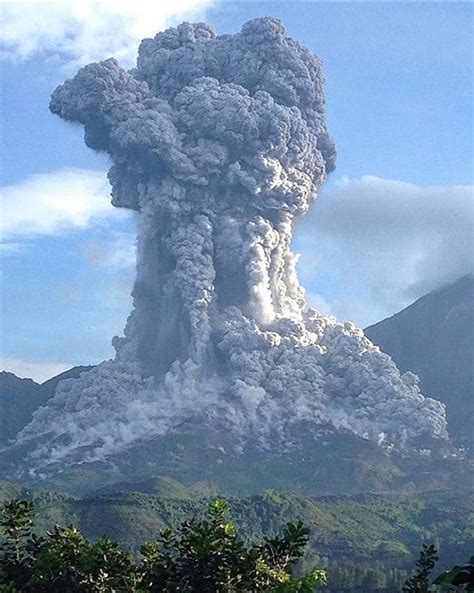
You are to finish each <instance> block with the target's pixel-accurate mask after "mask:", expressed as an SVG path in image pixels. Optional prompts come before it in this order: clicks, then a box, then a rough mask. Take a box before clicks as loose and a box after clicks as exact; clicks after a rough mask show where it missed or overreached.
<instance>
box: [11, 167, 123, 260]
mask: <svg viewBox="0 0 474 593" xmlns="http://www.w3.org/2000/svg"><path fill="white" fill-rule="evenodd" d="M109 194H110V186H109V183H108V181H107V176H106V174H105V173H104V172H101V171H90V170H87V169H60V170H58V171H54V172H52V173H45V174H40V175H32V176H30V177H28V178H27V179H25V180H24V181H22V182H20V183H18V184H16V185H10V186H4V187H2V188H0V207H1V211H2V216H1V218H0V232H1V235H2V242H3V244H4V248H3V250H4V251H5V250H7V251H8V250H13V249H15V248H17V247H18V246H19V245H20V244H21V241H22V240H25V239H29V238H33V237H38V236H44V235H56V234H62V233H65V232H67V231H69V230H71V229H81V228H86V227H88V226H90V225H92V224H100V223H103V222H104V221H107V220H110V219H117V218H121V217H124V216H127V215H130V214H129V213H127V212H126V211H124V210H119V209H117V208H114V207H113V206H112V205H111V204H110V195H109Z"/></svg>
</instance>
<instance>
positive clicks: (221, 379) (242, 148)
mask: <svg viewBox="0 0 474 593" xmlns="http://www.w3.org/2000/svg"><path fill="white" fill-rule="evenodd" d="M323 82H324V78H323V75H322V71H321V63H320V61H319V59H318V58H317V57H316V56H315V55H313V54H312V53H311V52H310V51H308V50H307V49H305V48H304V47H302V46H301V45H299V44H298V43H297V42H296V41H294V40H292V39H290V38H288V37H286V35H285V30H284V28H283V26H282V24H281V23H280V22H279V21H278V20H276V19H273V18H261V19H256V20H253V21H250V22H248V23H246V24H245V25H244V26H243V27H242V30H241V32H240V33H239V34H236V35H221V36H217V35H216V34H215V32H214V31H213V30H212V29H211V28H210V27H209V26H207V25H205V24H195V25H191V24H187V23H183V24H182V25H180V26H179V27H177V28H176V29H169V30H167V31H165V32H163V33H159V34H158V35H156V37H155V38H154V39H145V40H144V41H143V42H142V43H141V46H140V49H139V55H138V61H137V67H136V68H135V69H133V70H130V71H129V72H127V71H125V70H123V69H122V68H121V67H120V66H119V64H118V63H117V61H115V60H114V59H109V60H106V61H104V62H100V63H98V64H91V65H89V66H86V67H84V68H82V69H81V70H80V71H79V72H78V73H77V75H76V76H75V77H74V78H73V79H71V80H68V81H66V83H65V84H64V85H62V86H60V87H58V89H57V90H56V91H55V92H54V94H53V96H52V100H51V105H50V107H51V110H52V111H53V113H56V114H57V115H59V116H60V117H62V118H63V119H65V120H68V121H73V122H79V123H81V124H83V125H84V128H85V142H86V144H87V145H88V146H89V147H91V148H93V149H94V150H99V151H106V152H108V153H109V154H110V156H111V157H112V160H113V163H114V164H113V167H112V168H111V170H110V172H109V180H110V183H111V185H112V203H113V205H114V206H116V207H120V208H128V209H132V210H135V211H136V212H137V216H138V220H139V234H138V248H137V277H136V282H135V286H134V290H133V299H134V304H133V310H132V312H131V314H130V317H129V319H128V322H127V325H126V328H125V332H124V337H121V338H114V341H113V344H114V347H115V349H116V357H115V359H114V360H113V361H107V362H105V363H103V364H102V365H99V367H97V368H96V369H94V370H92V371H90V372H88V373H85V374H83V375H82V377H81V378H80V379H76V380H68V381H63V382H62V383H61V384H60V385H59V386H58V390H57V393H56V395H55V397H54V398H53V399H52V400H51V401H50V403H49V404H48V406H46V407H44V408H42V409H40V410H39V411H38V412H37V413H36V414H35V417H34V419H33V421H32V423H31V424H30V425H29V426H28V427H26V428H25V429H24V431H23V432H22V433H21V434H20V436H19V439H18V440H19V442H20V443H24V442H26V441H28V440H30V439H32V438H35V439H38V438H39V437H41V439H40V440H42V442H43V444H42V445H40V446H38V447H37V448H36V450H35V452H34V453H33V457H34V459H35V463H37V464H38V465H42V464H48V463H55V462H64V461H66V460H71V459H74V458H76V459H77V458H78V456H79V455H80V456H81V460H94V459H100V458H103V457H104V456H106V455H108V454H110V453H114V452H117V451H119V450H120V449H121V448H123V447H125V446H128V445H130V444H131V443H133V442H134V441H136V440H137V439H141V438H148V437H151V436H156V435H160V434H165V433H166V432H167V431H170V430H172V429H173V428H174V427H176V426H177V425H178V424H180V423H182V422H183V420H186V419H188V418H191V417H195V416H200V417H205V418H206V422H211V423H213V424H215V425H216V426H219V427H221V428H222V429H225V430H226V431H227V432H230V433H232V434H234V435H235V442H236V443H238V445H236V447H237V448H239V447H242V446H245V444H246V443H247V442H249V441H252V442H256V443H257V444H258V446H259V447H261V448H263V449H265V448H269V449H271V448H275V447H277V446H281V447H283V448H284V447H286V446H290V445H289V437H288V434H289V432H291V427H292V426H295V425H297V423H298V422H300V421H304V422H308V421H309V422H310V423H313V424H314V425H317V424H320V423H323V422H330V423H332V424H333V425H334V426H336V427H344V428H348V429H350V430H352V431H353V432H355V433H356V434H359V435H362V436H365V437H367V438H371V439H374V440H380V435H381V434H383V435H384V439H385V440H387V439H388V440H389V441H397V440H398V441H399V440H400V439H403V440H407V439H410V438H413V437H417V436H421V435H430V436H433V437H445V436H446V427H445V416H444V407H443V406H442V404H440V403H439V402H436V401H434V400H431V399H428V398H424V397H423V395H422V394H421V393H420V391H419V389H418V385H417V379H416V377H415V376H414V375H412V374H410V373H407V374H405V375H403V376H400V374H399V372H398V370H397V369H396V367H395V365H394V364H393V362H392V361H391V360H390V358H389V357H388V356H386V355H385V354H383V353H381V352H380V351H379V350H378V348H377V347H375V346H374V345H372V344H371V343H370V341H369V340H367V339H366V338H365V337H364V335H363V333H362V331H361V330H359V329H357V328H356V327H355V326H354V325H352V324H344V325H342V324H339V323H337V322H336V320H335V319H334V318H332V317H328V316H324V315H322V314H320V313H318V312H316V311H314V310H311V309H308V308H307V307H306V305H305V299H304V290H303V289H302V287H301V286H300V285H299V283H298V279H297V276H296V259H297V258H296V256H295V254H294V253H293V252H292V251H291V240H292V234H293V224H294V221H295V220H296V219H297V218H300V217H302V216H303V215H304V214H305V213H306V212H307V210H308V208H309V207H310V205H311V203H312V201H313V200H314V198H315V196H316V194H317V191H318V189H319V187H320V185H321V184H322V183H323V181H324V180H325V178H326V176H327V175H328V174H329V173H330V172H331V171H332V170H333V169H334V166H335V147H334V143H333V141H332V139H331V137H330V135H329V133H328V131H327V128H326V123H325V120H324V103H325V100H324V94H323V91H322V85H323ZM58 417H59V418H60V419H61V421H60V422H59V421H58Z"/></svg>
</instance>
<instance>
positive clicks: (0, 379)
mask: <svg viewBox="0 0 474 593" xmlns="http://www.w3.org/2000/svg"><path fill="white" fill-rule="evenodd" d="M90 368H92V367H87V366H77V367H74V368H72V369H70V370H68V371H65V372H64V373H60V374H59V375H58V376H57V377H53V378H52V379H49V380H48V381H45V382H44V383H42V384H41V385H39V384H38V383H35V381H33V380H32V379H20V378H19V377H17V376H16V375H14V374H13V373H9V372H6V371H2V372H0V446H2V445H5V444H6V443H7V441H8V440H9V439H12V438H13V437H14V436H15V435H16V434H17V433H18V432H19V431H20V430H21V429H22V428H23V427H24V426H26V425H27V424H28V422H29V421H30V420H31V416H32V414H33V412H34V411H35V410H36V409H38V408H39V407H40V406H42V405H44V404H45V403H46V401H47V400H48V399H49V398H50V397H51V396H52V395H53V394H54V391H55V389H56V385H57V384H58V383H59V381H62V380H63V379H69V378H71V377H78V376H79V374H80V373H82V372H83V371H87V370H89V369H90Z"/></svg>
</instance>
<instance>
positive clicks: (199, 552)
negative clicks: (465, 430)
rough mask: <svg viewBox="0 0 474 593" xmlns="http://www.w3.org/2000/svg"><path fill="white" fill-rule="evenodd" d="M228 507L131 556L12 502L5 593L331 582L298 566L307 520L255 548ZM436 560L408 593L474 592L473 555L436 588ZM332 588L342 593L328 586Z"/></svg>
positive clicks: (379, 584)
mask: <svg viewBox="0 0 474 593" xmlns="http://www.w3.org/2000/svg"><path fill="white" fill-rule="evenodd" d="M228 511H229V505H228V504H227V503H226V502H224V501H222V500H215V501H213V502H212V503H210V504H208V506H207V509H206V511H205V513H204V516H203V518H196V517H192V518H191V519H188V520H185V521H183V522H181V523H180V524H179V525H178V526H177V527H176V528H175V529H170V528H164V529H161V530H160V532H159V533H158V535H157V537H156V538H155V540H154V541H153V542H152V543H145V544H142V545H141V546H140V549H139V552H138V553H135V554H132V553H131V552H130V551H128V550H124V549H122V548H121V547H120V546H119V544H118V543H117V542H116V541H114V540H113V539H110V538H107V537H101V538H99V539H97V540H96V541H94V542H90V541H89V540H88V539H87V538H86V537H85V536H84V535H83V534H82V533H81V531H79V530H78V529H77V528H76V527H74V526H72V525H71V526H69V527H59V526H57V525H56V526H55V527H54V528H53V529H51V530H49V531H47V532H46V533H45V535H43V536H40V535H37V534H35V533H33V520H32V516H33V512H34V504H33V503H32V502H31V501H28V500H21V499H13V500H10V501H8V502H6V503H5V504H4V507H3V510H2V515H1V519H0V527H2V528H3V539H2V540H1V541H0V593H65V592H68V593H147V592H150V593H177V592H182V593H314V592H315V591H316V589H317V588H318V586H319V585H322V586H324V585H327V584H328V583H327V580H326V571H325V570H322V569H314V568H312V569H308V568H305V566H304V563H303V562H302V560H303V556H304V552H305V548H306V546H307V544H308V539H309V538H308V534H309V529H307V528H306V527H304V525H303V523H302V522H301V521H299V522H297V523H287V524H286V526H285V527H284V528H283V529H282V531H281V535H276V536H273V537H265V538H264V539H263V541H261V542H260V543H257V544H251V543H247V542H246V541H244V540H243V539H242V538H240V537H239V535H238V532H237V528H236V526H235V524H234V523H231V522H229V521H228V520H227V515H228ZM437 560H438V555H437V550H436V548H435V546H434V545H432V544H431V545H423V548H422V550H421V553H420V556H419V560H418V561H417V563H416V568H417V570H416V572H415V574H414V575H413V576H412V577H410V578H409V579H408V580H407V581H406V582H405V584H404V585H403V586H402V588H401V591H402V593H443V592H444V593H449V592H451V593H454V592H462V591H465V592H471V593H472V592H473V591H474V558H471V561H470V562H469V563H468V564H467V565H465V566H455V567H454V568H452V569H451V570H449V571H446V572H445V573H443V574H441V575H439V576H438V577H437V578H436V579H435V580H434V582H433V583H432V584H430V582H431V580H432V578H431V573H432V571H433V568H434V566H435V564H436V562H437ZM334 574H335V578H336V579H339V580H340V581H341V585H342V586H343V587H347V586H348V583H349V582H350V581H352V585H351V587H352V588H351V591H353V592H355V591H360V593H362V592H363V593H368V592H369V591H385V592H386V593H396V592H397V591H400V587H399V586H397V584H396V583H395V582H391V583H390V584H388V585H387V583H389V582H390V580H389V578H390V576H393V575H390V574H388V573H387V572H383V571H380V572H379V573H375V572H372V573H370V572H368V571H365V572H364V571H361V572H360V575H361V576H362V580H361V582H360V583H359V584H356V583H355V574H354V571H352V572H351V571H350V570H349V569H347V568H346V570H341V569H340V568H339V569H338V570H334ZM387 577H389V578H387ZM329 590H331V591H338V590H344V589H338V587H337V585H334V583H333V584H332V585H331V582H330V583H329Z"/></svg>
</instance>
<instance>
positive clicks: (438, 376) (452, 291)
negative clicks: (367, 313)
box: [364, 274, 474, 444]
mask: <svg viewBox="0 0 474 593" xmlns="http://www.w3.org/2000/svg"><path fill="white" fill-rule="evenodd" d="M364 331H365V334H366V335H367V337H368V338H370V340H372V342H374V343H375V344H377V345H378V346H380V348H381V349H382V350H383V351H384V352H386V353H387V354H389V355H390V356H391V357H392V359H393V360H394V361H395V363H396V364H397V366H398V368H399V369H400V370H401V371H402V372H405V371H413V372H414V373H416V374H417V375H418V376H419V377H420V380H421V388H422V391H423V393H426V395H429V396H430V397H434V398H436V399H440V400H441V401H443V402H444V403H445V404H446V406H447V412H448V422H449V424H448V429H449V430H450V433H451V434H452V435H453V436H454V438H455V439H456V438H459V439H460V440H461V442H463V443H466V442H469V443H471V444H472V440H473V439H472V436H471V435H470V432H471V429H470V425H471V422H472V419H471V417H472V415H473V413H474V276H473V275H472V274H468V275H466V276H463V277H462V278H459V280H457V281H456V282H453V283H452V284H448V285H445V286H442V287H440V288H438V289H436V290H433V291H432V292H430V293H428V294H427V295H425V296H423V297H421V298H419V299H417V300H416V301H415V302H414V303H412V304H411V305H410V306H408V307H406V308H405V309H403V310H402V311H400V312H399V313H396V314H395V315H393V316H392V317H388V318H387V319H384V320H383V321H380V322H379V323H376V324H374V325H372V326H370V327H368V328H366V329H365V330H364Z"/></svg>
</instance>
